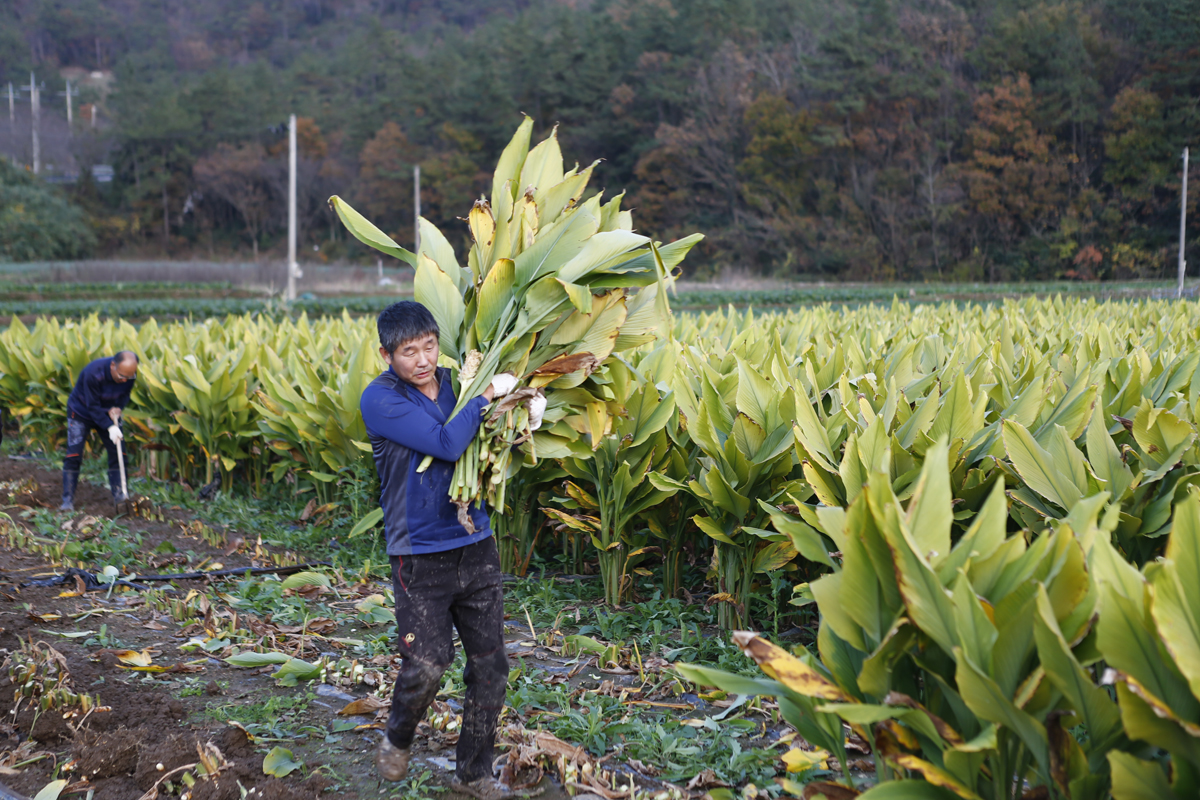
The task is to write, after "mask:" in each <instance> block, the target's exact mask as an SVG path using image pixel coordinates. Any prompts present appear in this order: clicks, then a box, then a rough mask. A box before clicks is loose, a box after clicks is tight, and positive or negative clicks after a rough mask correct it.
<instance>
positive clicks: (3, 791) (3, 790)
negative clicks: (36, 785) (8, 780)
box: [0, 783, 29, 800]
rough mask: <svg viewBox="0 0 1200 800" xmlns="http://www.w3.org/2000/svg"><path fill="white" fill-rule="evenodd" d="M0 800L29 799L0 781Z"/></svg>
mask: <svg viewBox="0 0 1200 800" xmlns="http://www.w3.org/2000/svg"><path fill="white" fill-rule="evenodd" d="M0 800H29V798H28V797H26V796H25V795H23V794H17V793H16V792H14V791H13V790H12V789H10V788H8V787H7V786H5V785H4V784H3V783H0Z"/></svg>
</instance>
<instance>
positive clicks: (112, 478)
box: [108, 469, 129, 503]
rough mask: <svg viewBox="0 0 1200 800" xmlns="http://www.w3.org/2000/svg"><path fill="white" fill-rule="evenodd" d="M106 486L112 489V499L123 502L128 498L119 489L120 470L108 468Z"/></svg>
mask: <svg viewBox="0 0 1200 800" xmlns="http://www.w3.org/2000/svg"><path fill="white" fill-rule="evenodd" d="M108 486H109V488H110V489H112V496H113V501H114V502H117V503H124V502H125V501H126V500H128V499H129V498H128V497H126V496H125V494H124V493H123V492H122V491H121V470H120V469H110V470H109V471H108Z"/></svg>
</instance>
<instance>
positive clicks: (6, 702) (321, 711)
mask: <svg viewBox="0 0 1200 800" xmlns="http://www.w3.org/2000/svg"><path fill="white" fill-rule="evenodd" d="M60 490H61V484H60V479H59V476H58V475H57V474H56V473H53V472H50V471H48V470H45V469H43V468H41V467H40V466H38V465H37V464H36V463H35V462H32V461H28V460H22V459H12V458H7V457H5V458H2V459H0V511H4V512H6V513H7V514H8V515H9V516H10V517H11V518H12V519H13V520H14V521H15V526H16V529H15V531H14V526H13V525H9V526H8V528H9V532H8V537H9V538H8V543H9V544H14V543H18V542H17V541H16V540H17V539H21V537H25V538H23V539H22V543H23V546H21V547H20V548H15V547H3V548H0V629H2V630H0V649H2V650H3V651H5V652H3V653H0V657H2V656H5V655H7V656H8V657H9V658H10V662H12V663H16V662H18V661H22V662H27V661H29V660H30V659H31V658H36V659H39V660H41V661H42V662H43V666H42V668H40V670H39V673H38V674H39V676H40V677H39V678H38V679H35V680H33V681H32V682H31V683H35V684H36V683H37V682H38V681H39V680H40V681H42V683H43V685H45V686H49V685H50V679H49V678H47V677H45V676H46V675H47V674H54V671H55V670H56V671H57V673H64V672H65V673H66V674H67V675H69V684H68V685H69V687H70V690H71V691H73V692H74V694H75V695H85V694H86V695H90V696H91V697H93V698H95V700H96V701H97V704H98V705H99V706H101V707H103V708H104V709H106V710H96V711H93V712H92V713H90V714H84V712H83V708H82V707H80V706H79V705H78V704H72V705H69V706H67V708H66V709H65V711H66V713H65V714H64V708H62V707H52V708H49V709H47V710H45V711H41V710H39V709H38V706H39V703H38V702H37V698H36V697H35V698H21V699H20V702H19V703H18V702H15V699H16V698H14V693H17V694H19V692H20V687H19V686H18V685H17V684H16V683H15V682H14V681H13V679H12V677H11V676H10V675H9V674H4V675H2V676H0V721H2V722H0V765H4V766H3V767H0V781H3V782H4V783H5V784H6V785H8V786H9V787H10V788H12V789H13V790H15V791H18V792H21V793H23V794H25V795H27V796H30V797H31V796H33V795H35V794H36V793H37V792H38V791H39V790H40V789H41V788H42V787H43V786H45V785H46V784H47V783H48V782H49V781H50V780H51V778H52V776H53V775H54V773H55V770H56V766H57V767H58V768H59V772H58V777H60V778H65V779H67V780H69V782H70V784H71V785H70V786H68V787H67V790H68V791H71V792H74V794H72V795H70V796H77V797H80V798H82V797H85V796H86V795H87V793H88V791H89V790H93V789H94V797H95V798H100V799H104V798H115V799H119V800H123V799H124V798H129V799H130V800H137V798H140V797H142V795H143V793H146V792H148V791H150V790H152V789H153V788H154V787H155V786H156V785H158V786H159V791H160V794H159V796H160V797H163V798H166V797H183V796H190V798H192V800H241V798H244V797H246V796H247V795H245V794H243V791H247V792H248V791H249V790H251V789H253V790H254V793H253V794H252V795H249V796H251V797H264V798H274V799H275V800H292V799H295V800H299V799H300V798H305V799H308V798H316V797H322V796H325V797H328V796H332V795H334V794H336V795H337V796H339V797H344V798H346V799H347V800H353V799H354V798H365V797H372V798H375V797H405V798H414V800H415V798H416V797H420V796H434V792H438V793H439V794H437V796H438V797H441V798H445V800H456V795H455V794H454V793H452V792H449V791H448V790H447V789H445V788H444V785H445V784H446V783H448V779H449V773H448V772H447V768H449V769H452V758H453V746H452V745H453V741H454V740H455V738H456V737H455V736H454V735H453V733H452V731H450V732H447V731H436V730H434V729H432V728H428V729H425V730H424V735H422V736H420V737H419V739H418V744H417V746H416V747H415V750H414V773H415V774H418V775H419V774H421V773H422V772H423V771H424V770H428V771H429V772H430V775H429V777H428V779H427V783H426V785H427V786H429V787H430V788H428V789H425V790H423V789H422V787H421V786H417V787H412V786H405V785H400V787H399V789H403V792H401V791H399V789H398V787H397V786H396V785H391V784H389V785H386V786H385V785H383V784H382V783H381V782H380V781H379V780H378V778H377V777H376V775H375V771H374V765H373V760H372V759H373V752H374V748H375V745H376V743H377V742H378V737H379V736H380V732H379V728H380V727H381V722H380V719H379V714H378V712H376V713H371V712H370V711H368V712H367V713H365V714H364V715H360V716H356V717H351V718H349V721H348V719H347V717H345V716H339V715H338V713H337V712H338V711H339V710H341V709H343V708H344V707H345V706H346V705H347V704H348V703H349V702H351V701H353V700H356V699H361V698H365V697H367V696H368V694H372V693H374V694H376V695H378V694H386V692H380V691H377V687H372V686H370V685H366V684H359V685H349V686H347V685H345V684H344V683H343V685H341V686H331V685H328V684H326V683H319V682H316V681H312V682H308V683H301V684H300V685H299V686H296V687H292V688H289V687H280V686H278V685H277V682H276V681H275V680H273V679H272V678H271V675H270V673H272V672H274V671H275V670H276V669H278V666H277V665H270V666H267V667H265V668H262V669H237V668H234V667H232V666H230V665H229V664H227V663H225V662H224V661H223V660H220V659H219V658H215V657H212V655H210V654H209V653H206V652H205V650H204V649H199V648H196V647H195V646H194V643H195V642H196V641H197V640H198V639H204V638H205V634H206V633H207V634H209V636H208V637H207V638H208V639H209V640H210V641H211V640H213V639H217V640H218V644H219V636H220V635H224V633H223V632H224V631H226V630H232V629H235V628H245V627H249V628H250V629H251V630H254V632H255V633H260V632H261V633H262V635H263V637H265V640H269V641H271V642H273V643H275V644H276V645H277V646H278V647H279V649H288V648H290V649H291V650H290V652H294V654H295V655H297V656H300V657H302V658H307V659H310V660H313V659H316V658H319V657H320V656H322V655H324V656H333V657H336V656H339V655H344V654H345V647H346V646H345V645H344V644H342V643H339V641H338V640H339V639H342V640H344V641H351V639H349V638H347V637H354V636H356V635H357V636H361V635H362V634H361V633H360V632H357V630H358V629H356V628H353V627H350V626H351V625H353V624H355V623H354V619H355V617H353V616H349V617H346V618H342V619H337V620H330V619H326V620H325V621H324V622H322V623H321V627H320V629H319V635H318V634H316V633H315V632H314V631H315V630H316V624H317V623H318V620H312V621H311V622H312V624H313V626H314V629H313V630H309V629H308V628H307V627H304V628H302V629H295V626H291V628H289V626H285V625H281V624H276V623H275V622H273V621H272V619H271V617H270V615H269V614H268V615H265V616H263V615H261V614H258V615H256V614H251V613H248V612H246V611H244V610H243V611H240V612H239V611H238V610H237V609H236V608H234V605H233V604H232V603H231V604H230V605H228V606H226V605H222V603H221V600H220V598H221V597H222V590H223V589H225V587H228V586H229V585H230V584H229V583H226V584H221V585H214V586H212V587H209V586H208V585H207V584H206V582H205V581H198V580H197V581H178V582H176V588H175V591H173V592H155V593H151V594H150V595H145V594H139V593H137V592H134V591H129V590H121V591H116V592H113V593H112V594H111V596H109V595H106V593H105V592H88V593H86V594H83V595H79V594H78V593H77V592H76V589H77V588H78V587H76V586H74V585H65V586H53V587H40V588H39V587H25V588H19V584H21V583H22V582H25V581H28V580H29V579H30V578H31V577H34V576H38V575H44V574H51V573H54V572H61V565H56V564H53V563H51V560H52V559H50V558H47V554H46V551H47V549H48V545H47V544H46V542H47V541H48V539H47V538H46V537H47V536H48V534H45V533H44V531H43V534H42V535H39V533H38V531H37V530H36V529H35V527H36V526H34V525H32V524H31V522H38V524H40V525H42V526H43V528H44V526H46V525H47V520H48V519H51V518H52V519H54V520H56V521H57V520H59V519H61V520H62V521H63V523H64V524H65V523H66V522H67V521H68V520H73V521H74V522H73V527H72V530H71V531H69V532H67V534H66V536H65V537H63V542H64V543H71V542H75V541H76V540H77V539H83V538H84V537H86V536H88V531H89V528H88V525H87V524H85V522H84V521H87V520H90V521H91V522H90V524H91V525H92V526H93V528H94V529H101V528H103V526H104V524H105V523H106V522H107V521H108V520H109V519H111V518H112V514H113V504H112V502H111V499H110V498H109V495H108V492H107V490H106V489H103V488H101V487H97V486H93V485H90V484H85V483H81V485H80V487H79V493H78V496H77V509H78V510H77V512H76V513H75V514H74V515H73V516H68V515H61V516H57V515H55V516H53V517H51V516H50V515H47V514H45V513H37V510H38V509H46V508H50V509H53V508H56V507H57V505H58V496H59V492H60ZM144 514H145V515H144V516H142V517H140V518H122V519H120V520H119V522H120V524H121V525H123V526H125V527H127V528H128V529H129V531H130V532H131V533H133V534H137V535H140V536H141V538H142V546H141V549H142V550H143V551H145V561H146V562H147V564H149V565H156V567H157V568H161V571H163V572H180V571H186V570H188V569H192V568H195V567H196V566H197V562H204V561H206V562H208V563H209V564H211V563H212V562H213V561H217V560H219V561H220V562H222V563H223V564H224V565H225V567H237V566H252V565H253V566H258V565H267V566H270V565H271V560H270V559H269V558H267V556H269V555H270V554H269V553H263V552H261V551H259V552H255V551H254V549H253V547H252V546H250V545H245V544H244V543H243V544H242V546H240V547H237V548H234V547H233V546H232V545H225V546H222V544H223V543H225V542H233V543H235V544H236V543H237V542H238V541H239V540H240V539H241V537H239V536H238V535H237V532H236V531H221V530H218V531H214V530H213V529H208V528H205V527H204V526H198V525H197V524H196V523H195V521H194V520H193V519H192V518H191V515H190V514H189V513H187V512H185V511H183V510H181V509H172V508H167V509H157V508H153V509H146V510H145V512H144ZM147 517H149V518H147ZM3 524H4V522H3V520H2V519H0V526H2V525H3ZM30 537H32V538H30ZM164 544H165V545H167V546H164ZM49 549H50V550H52V549H53V548H49ZM30 550H33V551H35V552H38V551H40V552H41V554H34V553H31V552H30ZM154 551H160V553H158V554H156V553H155V552H154ZM162 551H174V553H169V552H167V553H163V552H162ZM52 554H53V553H50V555H52ZM181 554H187V555H186V556H183V555H181ZM189 561H190V563H189ZM89 566H91V567H93V568H96V567H99V566H100V565H99V564H91V565H89ZM143 574H146V573H145V572H144V571H143ZM208 588H211V589H214V590H215V591H209V592H208V593H207V594H203V593H205V590H206V589H208ZM382 588H383V587H382V586H366V585H364V586H358V587H354V588H353V589H348V590H345V591H343V592H340V593H339V597H340V596H341V595H342V594H345V595H346V597H345V602H346V603H350V604H351V605H353V603H354V602H358V601H360V600H361V598H364V597H369V596H371V593H372V592H378V591H381V590H382ZM202 594H203V597H202V596H201V595H202ZM208 597H212V598H213V600H212V602H211V603H210V601H209V600H208ZM315 599H316V595H314V600H315ZM323 601H327V598H325V599H324V600H323ZM308 624H309V623H307V622H306V623H305V626H307V625H308ZM256 626H257V627H256ZM218 632H221V633H218ZM521 636H526V638H527V635H526V634H514V647H516V646H517V645H515V641H516V640H518V639H519V638H520V637H521ZM189 643H191V644H192V645H193V646H189ZM181 648H183V649H181ZM118 651H133V653H139V654H145V656H146V657H148V659H149V660H150V661H151V666H150V667H149V669H147V670H146V671H139V670H137V669H135V668H133V667H132V666H131V665H130V664H126V663H122V661H121V660H120V659H119V658H118V655H123V656H125V657H126V658H128V657H129V656H130V655H131V654H130V653H123V652H118ZM224 652H228V650H226V651H224ZM215 654H217V655H220V654H222V653H220V652H217V653H215ZM391 661H392V660H391V659H390V657H388V656H379V657H377V658H376V659H375V660H374V664H373V665H374V667H375V668H376V669H379V670H381V671H380V672H377V673H375V674H376V675H380V676H388V675H389V673H390V674H391V675H394V669H395V667H396V663H391ZM47 665H49V666H47ZM150 670H160V671H150ZM11 671H12V670H9V672H11ZM18 677H19V676H18ZM379 682H380V681H378V680H377V681H376V683H377V684H378V683H379ZM376 705H377V704H376ZM443 708H444V709H445V710H448V711H451V712H452V711H453V710H454V709H453V705H449V706H443ZM234 722H237V723H239V725H240V726H239V725H234V724H232V723H234ZM423 725H428V723H423ZM451 727H452V726H451ZM247 729H249V730H250V731H251V733H252V734H253V735H252V736H248V735H247V732H246V730H247ZM210 743H211V745H212V746H214V747H215V748H216V750H217V751H219V754H220V755H219V757H216V758H219V760H221V761H223V762H224V765H223V766H221V768H220V770H219V772H218V774H217V777H216V779H215V780H207V779H203V778H201V779H199V780H196V781H195V785H194V786H193V787H192V788H191V789H190V791H189V790H188V788H187V787H186V786H185V785H184V783H183V782H182V781H181V776H182V772H180V773H175V776H174V780H171V778H170V777H168V776H170V775H171V774H172V771H173V770H176V769H177V768H180V767H184V766H185V765H189V764H195V763H196V762H197V760H198V755H197V746H198V745H199V746H201V747H204V746H206V745H208V744H210ZM276 746H280V747H284V748H287V749H288V750H290V751H291V753H292V758H293V760H295V761H297V762H303V767H300V768H298V769H296V770H295V771H294V772H292V773H291V774H289V775H287V776H286V777H284V778H282V779H280V778H275V777H270V776H268V775H266V774H264V769H263V761H264V755H265V754H266V753H267V752H268V751H270V750H271V749H272V748H274V747H276ZM39 756H40V758H38V757H39ZM210 757H215V756H210ZM35 758H37V759H38V760H35V761H33V762H32V763H26V764H25V765H23V766H17V765H20V764H22V763H23V762H28V761H29V760H30V759H35ZM197 770H198V768H190V769H189V770H186V771H188V772H190V773H191V774H192V775H193V776H198V775H199V773H198V771H197ZM164 777H167V780H168V781H170V782H169V783H167V782H165V781H164V782H161V783H160V780H162V779H163V778H164ZM422 791H424V794H422ZM64 796H68V795H65V794H64ZM542 797H545V798H562V797H565V795H563V794H562V792H561V790H559V789H558V788H557V787H550V790H549V791H546V792H545V793H543V794H542Z"/></svg>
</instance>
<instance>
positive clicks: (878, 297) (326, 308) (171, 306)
mask: <svg viewBox="0 0 1200 800" xmlns="http://www.w3.org/2000/svg"><path fill="white" fill-rule="evenodd" d="M1172 288H1173V287H1172V286H1169V285H1168V284H1167V283H1165V282H1157V283H1153V282H1146V283H1136V284H1121V283H1111V284H1110V283H1078V282H1064V281H1057V282H1047V283H1020V284H1003V283H1001V284H873V285H861V284H825V285H813V286H799V287H790V286H782V287H780V288H775V289H727V288H715V289H703V288H696V287H691V288H687V289H680V290H678V291H676V292H673V293H672V295H671V305H672V307H673V308H675V309H676V310H697V311H698V310H709V309H717V308H723V307H725V306H730V305H733V306H737V307H739V308H746V307H755V308H795V307H800V306H809V305H819V304H821V303H846V304H850V305H857V304H860V303H877V302H890V301H891V300H892V298H893V297H898V298H900V299H902V300H915V301H920V302H937V301H940V300H943V299H946V298H956V299H965V300H977V301H986V300H994V301H1001V300H1003V299H1004V298H1015V297H1023V296H1028V295H1035V294H1036V295H1050V294H1062V295H1065V296H1068V297H1072V296H1074V297H1096V298H1099V299H1107V298H1116V299H1121V298H1124V297H1145V296H1148V295H1151V294H1155V293H1158V294H1168V295H1169V293H1170V290H1171V289H1172ZM229 290H230V287H229V286H228V285H227V284H222V283H212V284H172V283H148V284H36V285H34V284H17V283H14V284H5V283H3V282H0V296H3V297H4V298H5V299H2V300H0V317H8V316H20V317H37V316H58V317H85V316H88V315H91V314H99V315H100V316H101V317H104V318H113V319H122V318H124V319H138V320H140V319H146V318H148V317H190V318H193V319H204V318H207V317H221V316H225V315H228V314H267V315H269V316H283V315H287V314H291V315H292V316H294V315H296V314H298V313H300V312H306V313H308V314H310V315H314V316H317V315H321V314H340V313H341V312H342V311H343V310H345V311H349V312H350V313H351V314H376V313H378V312H380V311H382V310H383V309H384V308H386V307H387V305H388V304H389V303H393V302H395V301H396V299H397V298H396V296H395V295H371V296H361V297H316V298H311V299H305V300H297V301H295V302H293V303H291V304H290V306H288V307H287V308H285V307H284V306H283V305H282V304H280V303H279V302H278V301H273V300H269V299H260V298H254V297H196V296H195V294H196V292H198V291H199V292H220V291H229ZM31 293H36V294H38V295H40V296H50V297H52V298H54V299H37V300H32V299H26V296H27V295H29V294H31ZM181 294H187V295H189V296H187V297H182V296H180V295H181ZM63 295H68V297H63Z"/></svg>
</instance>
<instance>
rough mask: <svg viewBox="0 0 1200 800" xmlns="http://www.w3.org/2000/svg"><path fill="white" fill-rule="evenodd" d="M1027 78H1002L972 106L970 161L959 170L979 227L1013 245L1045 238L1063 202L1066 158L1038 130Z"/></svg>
mask: <svg viewBox="0 0 1200 800" xmlns="http://www.w3.org/2000/svg"><path fill="white" fill-rule="evenodd" d="M1033 111H1034V98H1033V92H1032V90H1031V88H1030V85H1029V78H1028V76H1026V75H1024V74H1022V75H1019V76H1018V77H1017V78H1015V79H1013V78H1005V79H1004V80H1002V81H1001V82H1000V84H999V85H997V86H996V87H995V88H993V89H992V90H991V91H989V92H984V93H983V94H981V95H980V96H979V97H978V99H976V101H975V118H976V121H975V124H974V125H972V126H971V127H970V128H969V129H968V131H967V141H968V142H969V147H970V156H969V158H968V159H967V161H966V163H965V164H964V165H963V167H962V175H963V178H964V180H965V183H966V186H967V196H968V198H969V201H970V205H971V208H972V210H974V212H975V214H976V215H977V219H978V221H979V224H980V225H983V226H986V227H988V228H990V229H992V230H993V231H994V232H995V233H996V234H998V238H999V240H1000V241H1001V242H1003V243H1004V244H1006V245H1007V246H1009V247H1012V246H1014V245H1015V244H1016V243H1017V241H1018V240H1019V239H1020V238H1021V237H1022V236H1023V235H1032V236H1035V237H1044V236H1045V235H1046V234H1047V232H1048V231H1049V230H1050V229H1051V228H1052V227H1053V226H1054V225H1055V223H1056V222H1057V221H1058V217H1059V214H1060V212H1061V210H1062V206H1063V203H1064V201H1065V200H1066V199H1067V180H1068V177H1069V172H1068V169H1067V159H1065V158H1063V157H1062V156H1061V155H1060V154H1059V153H1057V152H1055V149H1054V137H1053V136H1051V135H1050V134H1048V133H1045V132H1043V131H1040V130H1038V128H1037V125H1036V124H1035V122H1034V118H1033Z"/></svg>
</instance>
